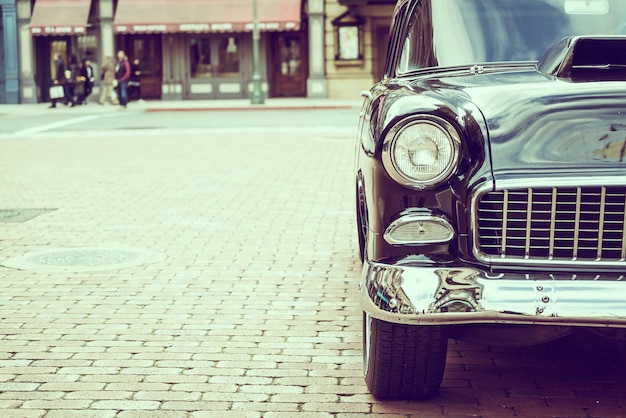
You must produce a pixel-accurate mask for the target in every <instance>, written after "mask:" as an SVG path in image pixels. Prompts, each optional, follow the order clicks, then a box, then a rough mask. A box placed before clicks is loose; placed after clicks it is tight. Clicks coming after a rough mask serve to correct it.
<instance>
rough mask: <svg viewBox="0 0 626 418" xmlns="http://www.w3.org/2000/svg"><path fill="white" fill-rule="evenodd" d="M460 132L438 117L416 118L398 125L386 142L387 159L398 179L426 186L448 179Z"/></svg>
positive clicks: (388, 169) (384, 148)
mask: <svg viewBox="0 0 626 418" xmlns="http://www.w3.org/2000/svg"><path fill="white" fill-rule="evenodd" d="M459 143H460V139H459V135H458V133H457V132H456V130H455V129H454V128H453V127H452V126H451V125H450V124H449V123H448V122H446V121H444V120H443V119H441V118H437V117H434V116H433V117H423V118H414V119H410V120H408V121H403V122H401V123H400V124H399V125H398V126H396V127H394V128H393V129H392V130H391V131H390V132H389V134H388V135H387V137H386V138H385V142H384V145H383V163H384V165H385V168H386V170H387V172H388V173H389V175H390V176H391V177H392V178H393V179H394V180H395V181H397V182H399V183H401V184H404V185H407V186H412V187H416V188H425V187H428V186H432V185H435V184H438V183H441V182H443V181H445V180H447V179H448V177H449V176H450V174H452V172H453V171H454V169H455V167H456V163H457V160H458V155H459Z"/></svg>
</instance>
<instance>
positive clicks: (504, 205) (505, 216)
mask: <svg viewBox="0 0 626 418" xmlns="http://www.w3.org/2000/svg"><path fill="white" fill-rule="evenodd" d="M502 209H503V211H502V212H503V215H502V246H501V247H500V248H501V249H502V251H501V252H502V255H500V257H501V258H504V257H506V236H507V233H506V231H507V228H508V225H507V224H508V222H509V216H508V215H509V191H508V190H505V191H504V199H503V202H502Z"/></svg>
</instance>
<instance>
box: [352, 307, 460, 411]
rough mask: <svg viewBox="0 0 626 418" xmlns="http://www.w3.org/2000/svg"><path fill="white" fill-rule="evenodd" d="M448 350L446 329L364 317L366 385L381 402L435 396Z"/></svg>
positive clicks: (364, 315) (441, 378)
mask: <svg viewBox="0 0 626 418" xmlns="http://www.w3.org/2000/svg"><path fill="white" fill-rule="evenodd" d="M447 349H448V337H447V335H446V333H445V331H444V327H441V326H419V325H405V324H393V323H389V322H384V321H381V320H378V319H375V318H372V317H370V316H369V315H367V314H363V367H364V372H365V383H366V384H367V387H368V389H369V391H370V393H371V394H372V395H374V397H376V398H378V399H412V400H418V399H427V398H430V397H432V396H434V395H436V394H437V392H438V390H439V387H440V385H441V381H442V380H443V372H444V369H445V365H446V352H447Z"/></svg>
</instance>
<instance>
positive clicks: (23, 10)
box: [0, 0, 393, 103]
mask: <svg viewBox="0 0 626 418" xmlns="http://www.w3.org/2000/svg"><path fill="white" fill-rule="evenodd" d="M346 1H348V3H345V2H346ZM359 1H361V3H359ZM381 1H384V0H381ZM350 2H352V3H350ZM255 3H256V16H255V13H254V11H255V8H254V7H253V6H254V4H255ZM5 4H7V6H5ZM0 5H2V6H1V7H2V9H1V10H2V11H3V12H2V17H3V19H2V23H1V25H2V26H0V29H2V30H0V37H1V38H0V41H1V42H4V45H5V48H4V49H3V51H4V54H3V55H0V80H5V81H4V82H3V84H0V86H5V87H3V89H4V90H3V91H4V93H1V94H3V96H1V97H9V96H8V95H7V92H8V91H9V89H13V90H11V91H12V93H11V97H12V98H13V99H12V100H16V101H19V102H20V103H29V102H45V101H48V88H49V87H50V85H51V82H52V79H53V78H54V76H55V74H53V73H54V65H53V61H54V56H55V55H56V54H57V53H59V54H61V56H62V57H63V59H64V61H65V62H66V63H67V62H68V61H70V60H71V59H72V57H75V58H76V59H77V60H78V61H81V60H82V59H85V58H88V59H90V60H91V62H92V65H93V66H94V68H95V70H96V74H97V75H98V74H99V67H100V66H101V64H102V63H103V62H104V59H105V57H107V56H115V54H116V51H118V50H124V51H125V52H126V54H127V55H128V57H129V58H130V59H131V61H132V60H134V59H138V60H139V63H140V67H141V71H142V75H141V95H142V98H144V99H167V100H181V99H182V100H185V99H229V98H239V99H241V98H248V97H250V95H251V93H252V90H253V88H254V83H253V81H254V80H253V78H254V76H255V74H257V76H260V79H261V82H260V85H261V90H262V92H263V95H264V96H265V97H312V98H313V97H330V98H358V97H359V93H360V91H361V90H364V89H367V88H369V87H370V86H371V84H372V83H373V82H374V81H375V80H377V79H378V78H379V76H380V73H381V67H380V63H382V62H383V61H384V59H383V58H384V52H383V51H384V50H385V49H386V44H385V45H384V43H385V41H386V37H387V32H388V30H389V22H390V17H391V13H392V11H393V3H368V2H367V0H339V1H338V0H0ZM255 17H256V18H255ZM11 19H12V20H11ZM7 21H10V22H13V23H12V24H11V23H7ZM255 22H256V25H257V26H256V27H257V28H258V36H257V37H256V38H255V36H254V33H255V31H254V27H255ZM11 25H12V26H11ZM355 39H356V42H355ZM255 50H256V51H255ZM12 51H14V52H12ZM255 52H257V53H256V54H255ZM11 54H13V55H11ZM7 55H11V58H10V59H11V61H10V63H9V58H7ZM255 56H256V57H258V58H257V59H255ZM14 64H17V66H16V65H14ZM1 82H2V81H0V83H1ZM9 85H10V86H9ZM3 100H5V101H6V100H8V99H3ZM0 103H1V101H0Z"/></svg>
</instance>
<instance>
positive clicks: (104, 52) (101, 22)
mask: <svg viewBox="0 0 626 418" xmlns="http://www.w3.org/2000/svg"><path fill="white" fill-rule="evenodd" d="M93 1H96V2H97V4H98V7H97V9H96V10H97V11H96V13H97V17H96V22H98V50H99V53H100V54H99V56H98V58H99V60H100V65H102V63H103V62H104V58H105V57H107V56H109V57H115V45H114V43H113V1H112V0H93Z"/></svg>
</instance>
